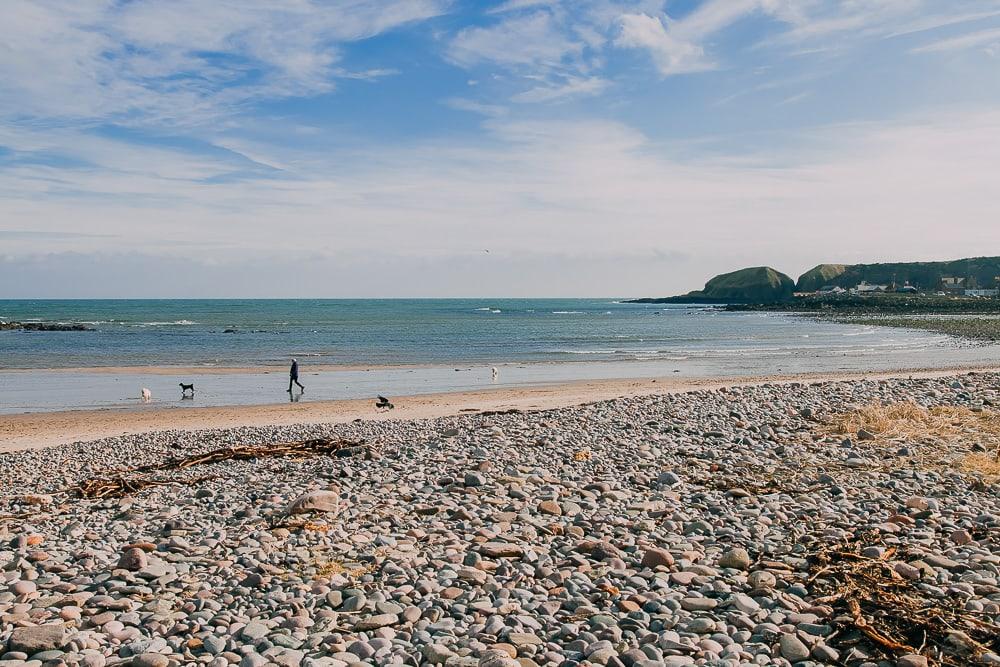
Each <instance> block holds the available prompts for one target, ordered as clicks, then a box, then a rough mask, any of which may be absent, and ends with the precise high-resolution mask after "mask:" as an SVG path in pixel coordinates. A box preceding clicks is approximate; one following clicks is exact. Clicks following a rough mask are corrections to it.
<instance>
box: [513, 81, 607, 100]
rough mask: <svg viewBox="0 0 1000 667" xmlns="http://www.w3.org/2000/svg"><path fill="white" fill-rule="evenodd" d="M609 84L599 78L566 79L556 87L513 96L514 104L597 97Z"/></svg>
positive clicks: (550, 86) (547, 87)
mask: <svg viewBox="0 0 1000 667" xmlns="http://www.w3.org/2000/svg"><path fill="white" fill-rule="evenodd" d="M610 84H611V82H610V81H608V80H607V79H602V78H600V77H596V76H591V77H586V78H584V77H575V76H571V77H568V78H567V79H566V80H565V81H562V82H560V83H558V84H556V85H546V86H538V87H536V88H532V89H530V90H526V91H524V92H523V93H518V94H517V95H514V97H513V98H511V99H513V100H514V101H515V102H559V101H562V100H566V99H569V98H573V97H586V96H588V95H599V94H600V93H603V92H604V91H605V90H606V89H607V87H608V86H609V85H610Z"/></svg>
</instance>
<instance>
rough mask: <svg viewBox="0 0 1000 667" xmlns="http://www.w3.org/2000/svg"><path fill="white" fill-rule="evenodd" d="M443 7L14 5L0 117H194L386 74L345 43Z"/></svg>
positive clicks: (192, 1) (1, 34) (363, 1)
mask: <svg viewBox="0 0 1000 667" xmlns="http://www.w3.org/2000/svg"><path fill="white" fill-rule="evenodd" d="M443 10H444V0H381V1H377V0H337V1H334V2H323V3H321V2H317V1H315V0H302V1H300V2H296V3H285V4H280V5H276V4H274V3H271V2H264V1H263V0H247V1H243V0H240V1H236V0H216V1H215V2H211V3H203V2H199V1H197V0H176V1H174V2H170V3H162V2H154V1H152V0H134V1H132V2H127V3H121V2H115V1H112V0H96V1H95V2H87V3H76V2H69V1H67V0H10V1H9V2H6V3H5V4H4V21H3V27H2V28H0V44H2V46H0V48H2V49H4V52H3V56H2V57H0V117H5V118H8V119H25V118H30V117H40V118H50V119H79V118H87V119H115V120H118V121H120V122H132V123H141V122H144V121H149V122H156V123H163V122H172V123H177V124H190V123H192V122H198V121H202V120H205V119H207V118H214V117H217V116H218V115H219V114H220V113H225V112H227V111H232V110H233V109H234V108H236V107H238V106H239V105H241V104H243V103H245V102H247V101H251V100H261V99H274V98H282V97H289V96H303V95H315V94H320V93H325V92H329V91H331V90H333V88H334V87H335V85H336V80H337V78H341V77H349V78H374V77H377V76H384V75H386V74H389V73H390V71H391V70H390V68H379V69H373V70H369V71H354V70H351V69H348V68H347V67H345V66H340V65H338V63H340V61H341V59H342V55H341V52H340V50H339V46H340V45H341V44H343V43H346V42H351V41H355V40H359V39H365V38H367V37H371V36H373V35H377V34H380V33H382V32H385V31H388V30H392V29H394V28H397V27H399V26H402V25H405V24H407V23H411V22H414V21H419V20H422V19H426V18H429V17H432V16H435V15H438V14H440V13H441V12H442V11H443ZM39 72H45V75H44V76H39Z"/></svg>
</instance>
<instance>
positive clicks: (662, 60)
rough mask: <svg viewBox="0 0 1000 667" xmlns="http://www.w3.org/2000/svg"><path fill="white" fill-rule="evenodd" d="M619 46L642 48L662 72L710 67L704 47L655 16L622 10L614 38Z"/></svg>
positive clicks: (684, 71) (692, 70)
mask: <svg viewBox="0 0 1000 667" xmlns="http://www.w3.org/2000/svg"><path fill="white" fill-rule="evenodd" d="M615 43H616V44H617V45H618V46H620V47H623V48H633V49H646V50H648V51H649V53H650V55H651V56H652V58H653V62H655V63H656V69H657V70H658V71H659V72H660V74H661V75H663V76H671V75H673V74H689V73H691V72H704V71H705V70H710V69H714V68H715V65H714V64H713V63H712V62H711V61H709V60H708V59H707V58H706V57H705V49H704V48H703V47H702V46H701V45H700V44H698V43H697V42H695V41H693V40H691V39H685V38H683V37H678V36H677V35H675V34H674V31H672V30H668V29H667V26H666V25H665V24H664V23H663V21H662V20H661V19H660V18H658V17H656V16H647V15H645V14H626V15H625V16H622V18H621V34H620V35H619V36H618V39H617V41H616V42H615Z"/></svg>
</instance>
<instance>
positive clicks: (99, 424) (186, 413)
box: [0, 367, 995, 452]
mask: <svg viewBox="0 0 1000 667" xmlns="http://www.w3.org/2000/svg"><path fill="white" fill-rule="evenodd" d="M993 370H995V368H994V367H963V368H949V369H919V368H917V369H909V370H900V371H891V372H878V373H871V372H869V373H835V374H823V373H811V374H799V375H773V376H756V377H745V376H732V377H722V378H719V377H707V378H678V377H671V376H667V377H659V378H636V379H628V380H601V381H586V382H568V383H558V384H551V385H543V386H531V387H516V388H492V389H484V390H481V391H465V392H448V393H434V394H422V395H413V396H402V397H393V403H394V405H395V409H393V410H391V411H380V410H376V409H375V407H374V404H373V402H372V401H371V400H368V399H365V400H341V401H317V402H301V403H274V404H267V405H238V406H227V407H203V408H198V407H192V408H175V407H170V408H157V407H155V406H150V407H145V408H130V409H108V410H74V411H63V412H47V413H31V414H21V415H0V452H11V451H17V450H20V449H33V448H39V447H50V446H55V445H61V444H66V443H71V442H80V441H88V440H97V439H100V438H107V437H112V436H120V435H128V434H137V433H145V432H150V431H166V430H179V431H194V430H201V429H215V428H235V427H240V426H254V427H261V426H283V425H292V424H313V423H343V422H349V421H354V420H356V419H362V420H373V421H384V420H396V421H398V420H408V419H434V418H438V417H445V416H449V415H460V414H464V413H475V412H483V411H502V410H511V409H517V410H522V411H532V410H548V409H552V408H561V407H570V406H574V405H581V404H584V403H591V402H595V401H602V400H608V399H612V398H619V397H636V396H648V395H656V394H669V393H678V392H685V391H693V390H697V389H713V388H720V387H728V386H747V385H755V384H762V383H770V382H774V383H789V382H822V381H833V380H850V379H859V378H869V379H887V378H893V377H922V378H933V377H941V376H945V375H949V374H954V373H958V372H971V371H981V372H989V371H993Z"/></svg>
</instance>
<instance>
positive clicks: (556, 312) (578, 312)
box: [552, 310, 583, 315]
mask: <svg viewBox="0 0 1000 667" xmlns="http://www.w3.org/2000/svg"><path fill="white" fill-rule="evenodd" d="M552 314H553V315H583V311H582V310H553V311H552Z"/></svg>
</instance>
